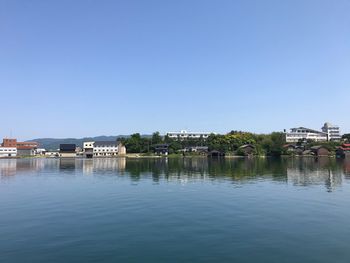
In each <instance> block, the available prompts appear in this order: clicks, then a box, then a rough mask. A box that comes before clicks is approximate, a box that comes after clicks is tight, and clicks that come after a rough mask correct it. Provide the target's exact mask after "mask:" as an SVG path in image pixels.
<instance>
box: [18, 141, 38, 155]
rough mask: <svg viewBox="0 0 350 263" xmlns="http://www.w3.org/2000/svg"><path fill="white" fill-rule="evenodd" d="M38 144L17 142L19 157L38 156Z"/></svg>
mask: <svg viewBox="0 0 350 263" xmlns="http://www.w3.org/2000/svg"><path fill="white" fill-rule="evenodd" d="M37 148H38V143H37V142H17V155H18V156H34V155H36V154H37V152H36V150H37Z"/></svg>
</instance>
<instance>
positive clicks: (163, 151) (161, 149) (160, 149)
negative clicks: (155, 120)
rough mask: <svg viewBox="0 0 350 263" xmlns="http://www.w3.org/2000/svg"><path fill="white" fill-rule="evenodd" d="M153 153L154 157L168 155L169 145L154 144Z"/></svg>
mask: <svg viewBox="0 0 350 263" xmlns="http://www.w3.org/2000/svg"><path fill="white" fill-rule="evenodd" d="M154 153H155V154H156V155H168V154H169V144H156V145H154Z"/></svg>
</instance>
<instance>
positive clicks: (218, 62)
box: [0, 0, 350, 139]
mask: <svg viewBox="0 0 350 263" xmlns="http://www.w3.org/2000/svg"><path fill="white" fill-rule="evenodd" d="M349 13H350V1H348V0H337V1H332V0H329V1H322V0H317V1H313V0H308V1H305V0H290V1H279V0H265V1H260V0H256V1H253V0H242V1H238V0H237V1H232V0H227V1H226V0H220V1H214V0H212V1H206V0H198V1H197V0H192V1H190V0H176V1H175V0H169V1H164V0H159V1H152V0H149V1H144V0H140V1H136V0H125V1H106V0H105V1H103V0H102V1H88V0H84V1H78V0H75V1H70V0H69V1H68V0H60V1H44V0H42V1H34V0H31V1H24V0H23V1H14V0H0V40H1V41H0V89H1V93H0V98H1V109H2V113H1V119H2V121H1V123H2V124H1V126H0V136H1V137H3V136H10V135H12V136H13V137H18V138H19V139H31V138H38V137H83V136H95V135H117V134H130V133H134V132H140V133H143V134H147V133H151V132H153V131H160V132H162V133H163V132H166V131H169V130H171V131H175V130H180V129H188V130H193V131H197V130H198V131H216V132H228V131H230V130H246V131H252V132H258V133H260V132H264V133H265V132H271V131H281V130H283V129H284V128H291V127H294V126H299V125H303V126H307V127H310V128H320V127H321V126H322V125H323V123H324V122H326V121H329V122H332V123H335V124H338V125H340V126H341V129H342V131H343V132H350V123H349V106H348V105H349V98H350V74H349V73H350V16H349Z"/></svg>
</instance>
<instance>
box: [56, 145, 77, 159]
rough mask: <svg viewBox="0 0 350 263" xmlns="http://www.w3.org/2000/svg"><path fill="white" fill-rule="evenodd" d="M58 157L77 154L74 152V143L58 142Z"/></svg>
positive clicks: (68, 156) (71, 156)
mask: <svg viewBox="0 0 350 263" xmlns="http://www.w3.org/2000/svg"><path fill="white" fill-rule="evenodd" d="M59 156H60V157H64V158H73V157H76V156H77V153H76V145H75V144H67V143H64V144H60V152H59Z"/></svg>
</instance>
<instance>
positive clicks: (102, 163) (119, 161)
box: [79, 158, 126, 175]
mask: <svg viewBox="0 0 350 263" xmlns="http://www.w3.org/2000/svg"><path fill="white" fill-rule="evenodd" d="M79 164H81V165H82V170H83V173H84V174H85V175H91V174H93V173H94V172H118V173H119V174H120V175H123V173H124V172H125V167H126V158H93V159H82V160H80V162H79Z"/></svg>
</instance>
